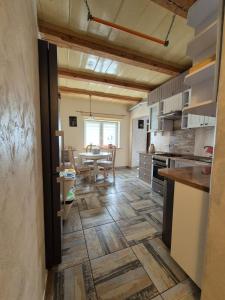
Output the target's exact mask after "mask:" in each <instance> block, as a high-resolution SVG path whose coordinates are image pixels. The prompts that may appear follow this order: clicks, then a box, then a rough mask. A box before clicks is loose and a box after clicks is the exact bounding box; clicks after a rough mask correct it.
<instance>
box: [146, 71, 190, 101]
mask: <svg viewBox="0 0 225 300" xmlns="http://www.w3.org/2000/svg"><path fill="white" fill-rule="evenodd" d="M185 75H186V72H185V73H182V74H180V75H178V76H177V77H175V78H173V79H171V80H169V81H167V82H166V83H164V84H162V85H161V86H160V87H158V88H156V89H154V90H153V91H152V92H150V93H149V97H148V104H149V105H152V104H154V103H156V102H159V101H161V100H164V99H167V98H169V97H171V96H173V95H176V94H179V93H181V92H183V91H184V90H186V89H187V86H186V85H184V77H185Z"/></svg>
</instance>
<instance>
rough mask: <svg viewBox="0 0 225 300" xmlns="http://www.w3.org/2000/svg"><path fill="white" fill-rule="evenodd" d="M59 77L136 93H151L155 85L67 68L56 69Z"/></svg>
mask: <svg viewBox="0 0 225 300" xmlns="http://www.w3.org/2000/svg"><path fill="white" fill-rule="evenodd" d="M58 74H59V77H61V78H69V79H74V80H85V81H92V82H96V83H102V84H107V85H113V86H117V87H121V88H126V89H132V90H138V91H145V92H146V91H151V90H153V89H155V88H156V87H157V85H147V84H144V83H139V82H134V81H130V80H125V79H120V78H116V77H113V76H109V75H106V74H98V73H96V72H95V73H94V72H92V73H91V72H83V71H81V70H70V69H67V68H59V69H58Z"/></svg>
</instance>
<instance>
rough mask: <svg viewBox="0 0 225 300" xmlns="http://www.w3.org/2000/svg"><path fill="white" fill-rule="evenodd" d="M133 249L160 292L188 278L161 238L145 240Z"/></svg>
mask: <svg viewBox="0 0 225 300" xmlns="http://www.w3.org/2000/svg"><path fill="white" fill-rule="evenodd" d="M132 249H133V251H134V252H135V254H136V256H137V257H138V259H139V260H140V262H141V263H142V265H143V267H144V269H145V270H146V272H147V273H148V275H149V276H150V278H151V280H152V281H153V283H154V284H155V286H156V287H157V289H158V291H159V292H160V293H162V292H164V291H166V290H167V289H169V288H171V287H173V286H175V285H176V284H177V283H179V282H180V281H183V280H185V279H186V278H187V276H186V274H185V273H184V272H183V271H182V270H181V268H180V267H179V266H178V265H177V263H176V262H175V261H174V260H173V259H172V258H171V256H170V255H169V252H168V250H167V249H166V248H165V246H164V244H163V243H162V241H161V240H160V239H153V240H149V241H144V242H143V243H141V244H138V245H136V246H133V247H132Z"/></svg>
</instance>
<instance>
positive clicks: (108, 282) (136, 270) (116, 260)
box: [91, 248, 158, 300]
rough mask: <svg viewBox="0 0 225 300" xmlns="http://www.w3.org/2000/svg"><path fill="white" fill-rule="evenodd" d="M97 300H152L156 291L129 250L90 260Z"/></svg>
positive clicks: (156, 293)
mask: <svg viewBox="0 0 225 300" xmlns="http://www.w3.org/2000/svg"><path fill="white" fill-rule="evenodd" d="M91 267H92V271H93V277H94V283H95V287H96V291H97V295H98V298H99V299H111V300H113V299H115V300H118V299H152V298H154V297H155V296H156V295H158V291H157V289H156V288H155V286H154V284H153V283H152V281H151V280H150V278H149V277H148V275H147V273H146V272H145V270H144V269H143V267H142V266H141V264H140V262H139V261H138V260H137V258H136V256H135V255H134V253H133V252H132V250H131V249H130V248H127V249H124V250H121V251H118V252H115V253H112V254H109V255H106V256H103V257H100V258H97V259H94V260H91Z"/></svg>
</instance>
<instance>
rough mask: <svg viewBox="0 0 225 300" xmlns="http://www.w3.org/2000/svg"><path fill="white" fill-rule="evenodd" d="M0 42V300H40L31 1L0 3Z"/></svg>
mask: <svg viewBox="0 0 225 300" xmlns="http://www.w3.org/2000/svg"><path fill="white" fill-rule="evenodd" d="M0 41H1V42H0V285H1V288H0V299H4V300H16V299H18V300H19V299H23V300H31V299H32V300H41V299H42V298H43V293H44V287H45V279H46V271H45V267H44V230H43V207H42V205H43V199H42V171H41V170H42V167H41V145H40V120H39V114H40V112H39V87H38V53H37V25H36V5H35V2H34V1H31V0H19V1H18V0H1V1H0Z"/></svg>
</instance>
